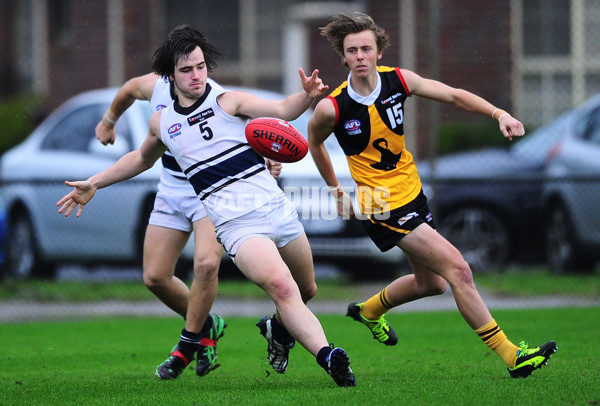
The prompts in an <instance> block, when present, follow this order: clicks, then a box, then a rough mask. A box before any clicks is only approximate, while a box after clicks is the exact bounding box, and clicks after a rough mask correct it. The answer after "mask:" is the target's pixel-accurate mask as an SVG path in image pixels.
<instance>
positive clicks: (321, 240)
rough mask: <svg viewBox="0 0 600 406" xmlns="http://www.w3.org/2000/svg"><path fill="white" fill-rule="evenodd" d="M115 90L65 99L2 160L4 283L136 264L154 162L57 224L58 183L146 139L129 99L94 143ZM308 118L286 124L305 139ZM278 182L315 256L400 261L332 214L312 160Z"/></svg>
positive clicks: (338, 154)
mask: <svg viewBox="0 0 600 406" xmlns="http://www.w3.org/2000/svg"><path fill="white" fill-rule="evenodd" d="M236 89H240V90H246V91H249V92H252V93H254V94H256V95H258V96H260V97H263V98H283V97H285V96H284V95H282V94H279V93H273V92H266V91H263V90H258V89H248V88H236ZM117 90H118V89H117V88H113V89H100V90H92V91H88V92H84V93H82V94H80V95H77V96H75V97H73V98H71V99H69V100H68V101H67V102H65V103H64V104H63V105H61V106H60V107H58V108H57V109H56V110H55V111H54V112H53V113H52V114H51V115H50V116H49V117H48V118H46V119H45V120H44V121H43V122H42V123H41V124H40V125H39V126H38V127H37V128H36V129H35V130H34V131H33V132H32V133H31V135H30V136H29V137H28V138H27V139H26V140H25V141H23V142H22V143H21V144H20V145H18V146H16V147H14V148H12V149H11V150H9V151H7V152H6V153H5V154H4V155H2V156H1V157H0V213H4V214H5V219H6V238H5V244H4V254H5V261H4V267H3V268H4V274H5V275H4V276H8V277H10V278H26V277H30V276H43V277H52V276H53V275H54V273H55V271H56V268H57V266H58V265H59V264H65V263H77V264H90V265H99V264H118V265H131V264H134V265H141V258H142V245H143V238H144V231H145V229H146V225H147V219H148V216H149V213H150V210H151V209H152V206H153V202H154V196H155V192H156V186H157V184H158V180H159V173H160V163H157V164H156V165H155V166H154V168H152V169H151V170H148V171H146V172H145V173H143V174H141V175H139V176H137V177H136V178H134V179H132V180H129V181H126V182H122V183H120V184H117V185H113V186H111V187H109V188H106V189H103V190H102V191H100V192H98V194H97V195H96V196H95V198H94V199H93V200H92V202H90V204H89V205H88V206H87V207H86V208H85V213H84V214H83V215H82V216H81V217H80V218H76V217H75V216H70V217H68V218H64V217H63V216H62V215H60V214H58V213H57V210H58V208H57V207H56V202H57V201H58V200H59V199H60V198H61V197H62V196H63V195H64V194H65V193H67V192H68V191H69V188H68V187H67V186H66V185H65V184H64V181H65V180H78V179H86V178H87V177H89V176H90V175H92V174H94V173H96V172H99V171H101V170H103V169H105V168H106V167H108V166H110V165H111V164H112V163H114V162H115V161H116V160H117V159H118V158H119V157H121V156H122V155H123V154H125V153H127V152H129V151H131V150H133V149H136V148H138V147H139V146H140V145H141V143H142V141H143V139H144V138H145V137H146V134H147V128H148V119H149V117H150V113H151V112H150V107H149V104H148V103H147V102H141V101H136V102H135V103H134V104H133V106H132V107H131V108H130V109H128V110H127V112H126V113H125V115H124V116H123V117H122V118H121V119H120V120H119V121H118V123H117V126H116V132H117V141H116V142H115V144H114V145H109V146H104V145H102V144H101V143H100V142H98V140H97V139H96V137H95V133H94V128H95V126H96V124H97V123H98V122H99V121H100V119H101V117H102V115H103V114H104V112H105V111H106V110H107V108H108V106H109V104H110V102H111V101H112V99H113V97H114V95H115V93H116V91H117ZM309 118H310V114H309V113H305V114H304V115H303V116H301V117H300V118H299V119H298V120H296V121H294V122H292V124H293V125H294V126H296V127H297V128H298V129H299V130H300V131H301V132H302V133H303V134H305V135H306V134H307V132H306V127H307V124H308V119H309ZM331 140H332V142H331V144H330V151H331V154H332V159H333V161H334V163H335V165H336V169H337V170H338V173H340V178H341V181H343V182H344V184H348V185H352V183H351V180H350V176H349V170H348V166H347V164H346V161H345V157H344V156H343V153H342V151H341V149H340V148H339V146H337V142H336V141H334V140H333V137H331ZM280 184H281V186H282V188H283V189H284V191H285V192H286V193H287V194H288V196H289V197H290V198H291V199H292V200H293V201H294V202H295V203H296V207H297V208H298V211H299V214H300V217H301V221H302V222H303V224H304V226H305V229H306V232H307V235H308V237H309V240H310V242H311V246H312V249H313V253H314V256H315V258H316V259H331V260H334V261H340V260H342V259H353V258H354V259H355V258H357V257H361V258H367V259H368V258H371V257H372V255H375V258H377V259H381V260H398V259H400V258H401V253H400V251H399V250H395V252H392V253H388V254H387V255H381V254H380V253H379V251H378V250H377V248H376V247H375V245H374V244H373V243H372V242H371V241H370V240H369V239H368V238H367V236H366V233H365V232H364V231H363V229H362V226H361V225H360V224H358V223H357V221H344V220H342V219H341V218H339V217H337V215H336V213H335V205H334V201H333V199H331V198H330V196H329V195H328V193H326V189H325V184H324V182H323V180H322V179H321V177H320V175H319V173H318V171H317V169H316V166H315V165H314V163H313V161H312V158H311V157H310V156H307V157H306V158H304V159H303V160H302V161H300V162H297V163H294V164H284V167H283V171H282V176H281V178H280ZM192 249H193V247H192V244H191V243H188V245H187V247H186V249H185V251H184V255H183V259H184V261H189V260H191V256H192V252H193V251H192ZM355 270H356V269H352V270H351V271H352V272H354V271H355ZM356 271H357V272H362V269H359V270H356ZM365 273H369V272H366V271H365ZM371 274H372V273H371ZM366 276H368V275H366Z"/></svg>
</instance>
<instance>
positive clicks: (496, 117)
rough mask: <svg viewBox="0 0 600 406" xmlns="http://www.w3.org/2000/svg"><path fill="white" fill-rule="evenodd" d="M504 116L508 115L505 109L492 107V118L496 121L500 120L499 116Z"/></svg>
mask: <svg viewBox="0 0 600 406" xmlns="http://www.w3.org/2000/svg"><path fill="white" fill-rule="evenodd" d="M506 116H510V114H508V112H507V111H506V110H502V109H494V111H492V118H493V119H494V120H496V121H500V119H501V118H503V117H506Z"/></svg>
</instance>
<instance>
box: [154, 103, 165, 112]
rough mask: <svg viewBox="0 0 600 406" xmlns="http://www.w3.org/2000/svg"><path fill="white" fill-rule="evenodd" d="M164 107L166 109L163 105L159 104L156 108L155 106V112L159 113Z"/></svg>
mask: <svg viewBox="0 0 600 406" xmlns="http://www.w3.org/2000/svg"><path fill="white" fill-rule="evenodd" d="M165 107H167V106H166V105H164V104H159V105H158V106H156V111H160V110H162V109H164V108H165Z"/></svg>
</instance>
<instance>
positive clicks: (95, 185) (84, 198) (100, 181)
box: [56, 112, 167, 217]
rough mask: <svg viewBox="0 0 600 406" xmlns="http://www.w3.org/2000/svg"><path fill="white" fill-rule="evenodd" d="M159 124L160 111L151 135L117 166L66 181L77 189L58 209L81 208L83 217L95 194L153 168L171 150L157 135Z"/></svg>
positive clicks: (66, 210) (66, 214)
mask: <svg viewBox="0 0 600 406" xmlns="http://www.w3.org/2000/svg"><path fill="white" fill-rule="evenodd" d="M158 124H160V112H157V113H155V114H153V115H152V117H151V118H150V128H149V130H148V136H147V137H146V139H145V141H144V143H143V144H142V146H141V148H140V149H139V150H136V151H131V152H129V153H127V154H125V155H123V156H122V157H121V158H120V159H119V160H118V161H117V162H115V163H114V164H113V165H111V166H110V167H108V168H107V169H105V170H104V171H102V172H99V173H97V174H95V175H92V176H90V177H89V178H88V179H87V180H83V181H66V182H65V184H66V185H67V186H71V187H73V188H74V189H73V190H72V191H71V192H70V193H68V194H66V195H65V196H63V197H62V198H61V199H60V200H59V201H58V202H57V203H56V205H57V206H60V208H59V209H58V212H59V213H64V215H65V217H68V216H69V215H70V214H71V212H73V210H75V209H77V213H76V217H79V216H80V215H81V213H82V211H83V207H84V206H85V205H86V204H87V203H88V202H89V201H90V200H91V199H92V197H94V194H95V193H96V190H98V189H102V188H104V187H107V186H110V185H112V184H115V183H118V182H121V181H124V180H127V179H130V178H133V177H134V176H136V175H139V174H140V173H142V172H144V171H145V170H147V169H149V168H151V167H152V166H153V165H154V163H155V162H156V161H157V160H158V158H160V156H161V155H162V154H163V153H164V152H165V151H166V149H167V148H166V147H165V145H164V144H163V143H162V141H161V140H160V137H159V136H157V135H156V130H158V128H159V127H158Z"/></svg>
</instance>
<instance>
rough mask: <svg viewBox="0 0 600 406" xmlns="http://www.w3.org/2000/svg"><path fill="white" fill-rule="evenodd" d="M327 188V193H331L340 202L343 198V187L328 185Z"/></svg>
mask: <svg viewBox="0 0 600 406" xmlns="http://www.w3.org/2000/svg"><path fill="white" fill-rule="evenodd" d="M327 189H329V193H331V195H332V196H333V198H334V199H335V200H336V201H338V202H342V201H343V200H344V195H345V193H344V189H342V186H340V185H337V186H328V187H327Z"/></svg>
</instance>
